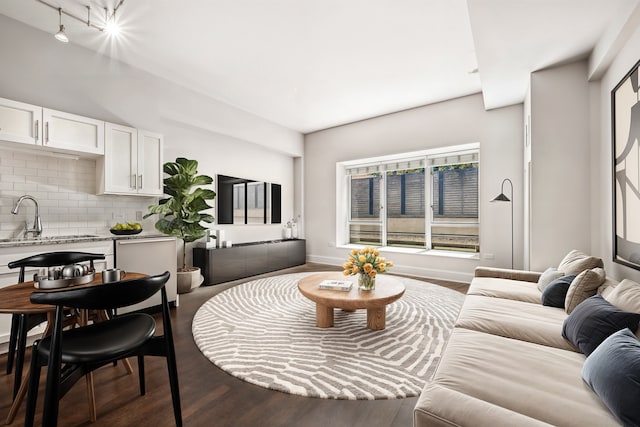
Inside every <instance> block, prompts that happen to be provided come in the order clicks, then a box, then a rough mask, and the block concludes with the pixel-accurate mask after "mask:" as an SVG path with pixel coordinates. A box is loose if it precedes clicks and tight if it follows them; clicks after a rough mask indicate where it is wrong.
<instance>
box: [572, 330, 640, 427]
mask: <svg viewBox="0 0 640 427" xmlns="http://www.w3.org/2000/svg"><path fill="white" fill-rule="evenodd" d="M582 378H583V379H584V380H585V381H586V383H587V384H589V386H591V388H592V389H593V391H595V392H596V394H597V395H598V396H600V399H602V401H603V402H604V404H605V405H607V407H608V408H609V409H610V410H611V412H613V414H614V415H615V416H616V418H618V419H619V420H620V422H621V423H622V424H624V425H625V426H627V425H628V426H638V425H640V404H638V396H640V342H639V341H638V338H636V336H635V335H633V334H632V333H631V331H630V330H629V329H623V330H620V331H618V332H616V333H615V334H613V335H611V336H610V337H609V338H607V339H606V340H604V341H603V342H602V344H600V345H599V346H598V348H596V349H595V350H594V351H593V353H591V355H590V356H589V357H588V358H587V360H586V361H585V362H584V366H583V367H582Z"/></svg>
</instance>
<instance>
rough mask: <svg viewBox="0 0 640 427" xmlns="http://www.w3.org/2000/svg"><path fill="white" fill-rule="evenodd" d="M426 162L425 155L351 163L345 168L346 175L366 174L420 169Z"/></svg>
mask: <svg viewBox="0 0 640 427" xmlns="http://www.w3.org/2000/svg"><path fill="white" fill-rule="evenodd" d="M426 164H427V159H426V158H425V157H420V158H412V159H400V160H393V161H387V162H380V163H369V164H362V165H353V166H349V167H347V168H346V170H345V171H346V174H347V175H368V174H372V173H383V172H391V171H397V170H407V169H420V168H424V167H425V165H426Z"/></svg>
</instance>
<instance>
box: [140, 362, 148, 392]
mask: <svg viewBox="0 0 640 427" xmlns="http://www.w3.org/2000/svg"><path fill="white" fill-rule="evenodd" d="M138 380H139V382H140V396H144V394H145V393H146V392H147V388H146V386H145V383H144V356H142V355H139V356H138Z"/></svg>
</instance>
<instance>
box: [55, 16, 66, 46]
mask: <svg viewBox="0 0 640 427" xmlns="http://www.w3.org/2000/svg"><path fill="white" fill-rule="evenodd" d="M58 18H59V22H58V24H59V25H60V30H58V32H57V33H56V34H55V35H54V37H55V38H56V40H58V41H61V42H62V43H69V37H67V35H66V34H65V33H64V25H62V8H58Z"/></svg>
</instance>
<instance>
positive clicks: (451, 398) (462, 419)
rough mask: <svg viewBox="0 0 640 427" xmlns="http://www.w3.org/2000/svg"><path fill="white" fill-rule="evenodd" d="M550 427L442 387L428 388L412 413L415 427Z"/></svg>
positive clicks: (433, 386)
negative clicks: (470, 426) (471, 426)
mask: <svg viewBox="0 0 640 427" xmlns="http://www.w3.org/2000/svg"><path fill="white" fill-rule="evenodd" d="M469 425H473V427H496V426H505V427H506V426H518V427H550V426H549V424H547V423H543V422H541V421H538V420H536V419H535V418H531V417H527V416H526V415H522V414H519V413H517V412H514V411H510V410H508V409H505V408H501V407H500V406H497V405H493V404H491V403H489V402H485V401H483V400H480V399H476V398H474V397H472V396H469V395H467V394H464V393H460V392H458V391H455V390H451V389H448V388H446V387H443V386H441V385H436V384H428V385H427V386H426V387H425V388H424V390H423V391H422V393H421V394H420V397H419V398H418V402H417V403H416V406H415V408H414V410H413V426H414V427H453V426H469Z"/></svg>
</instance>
